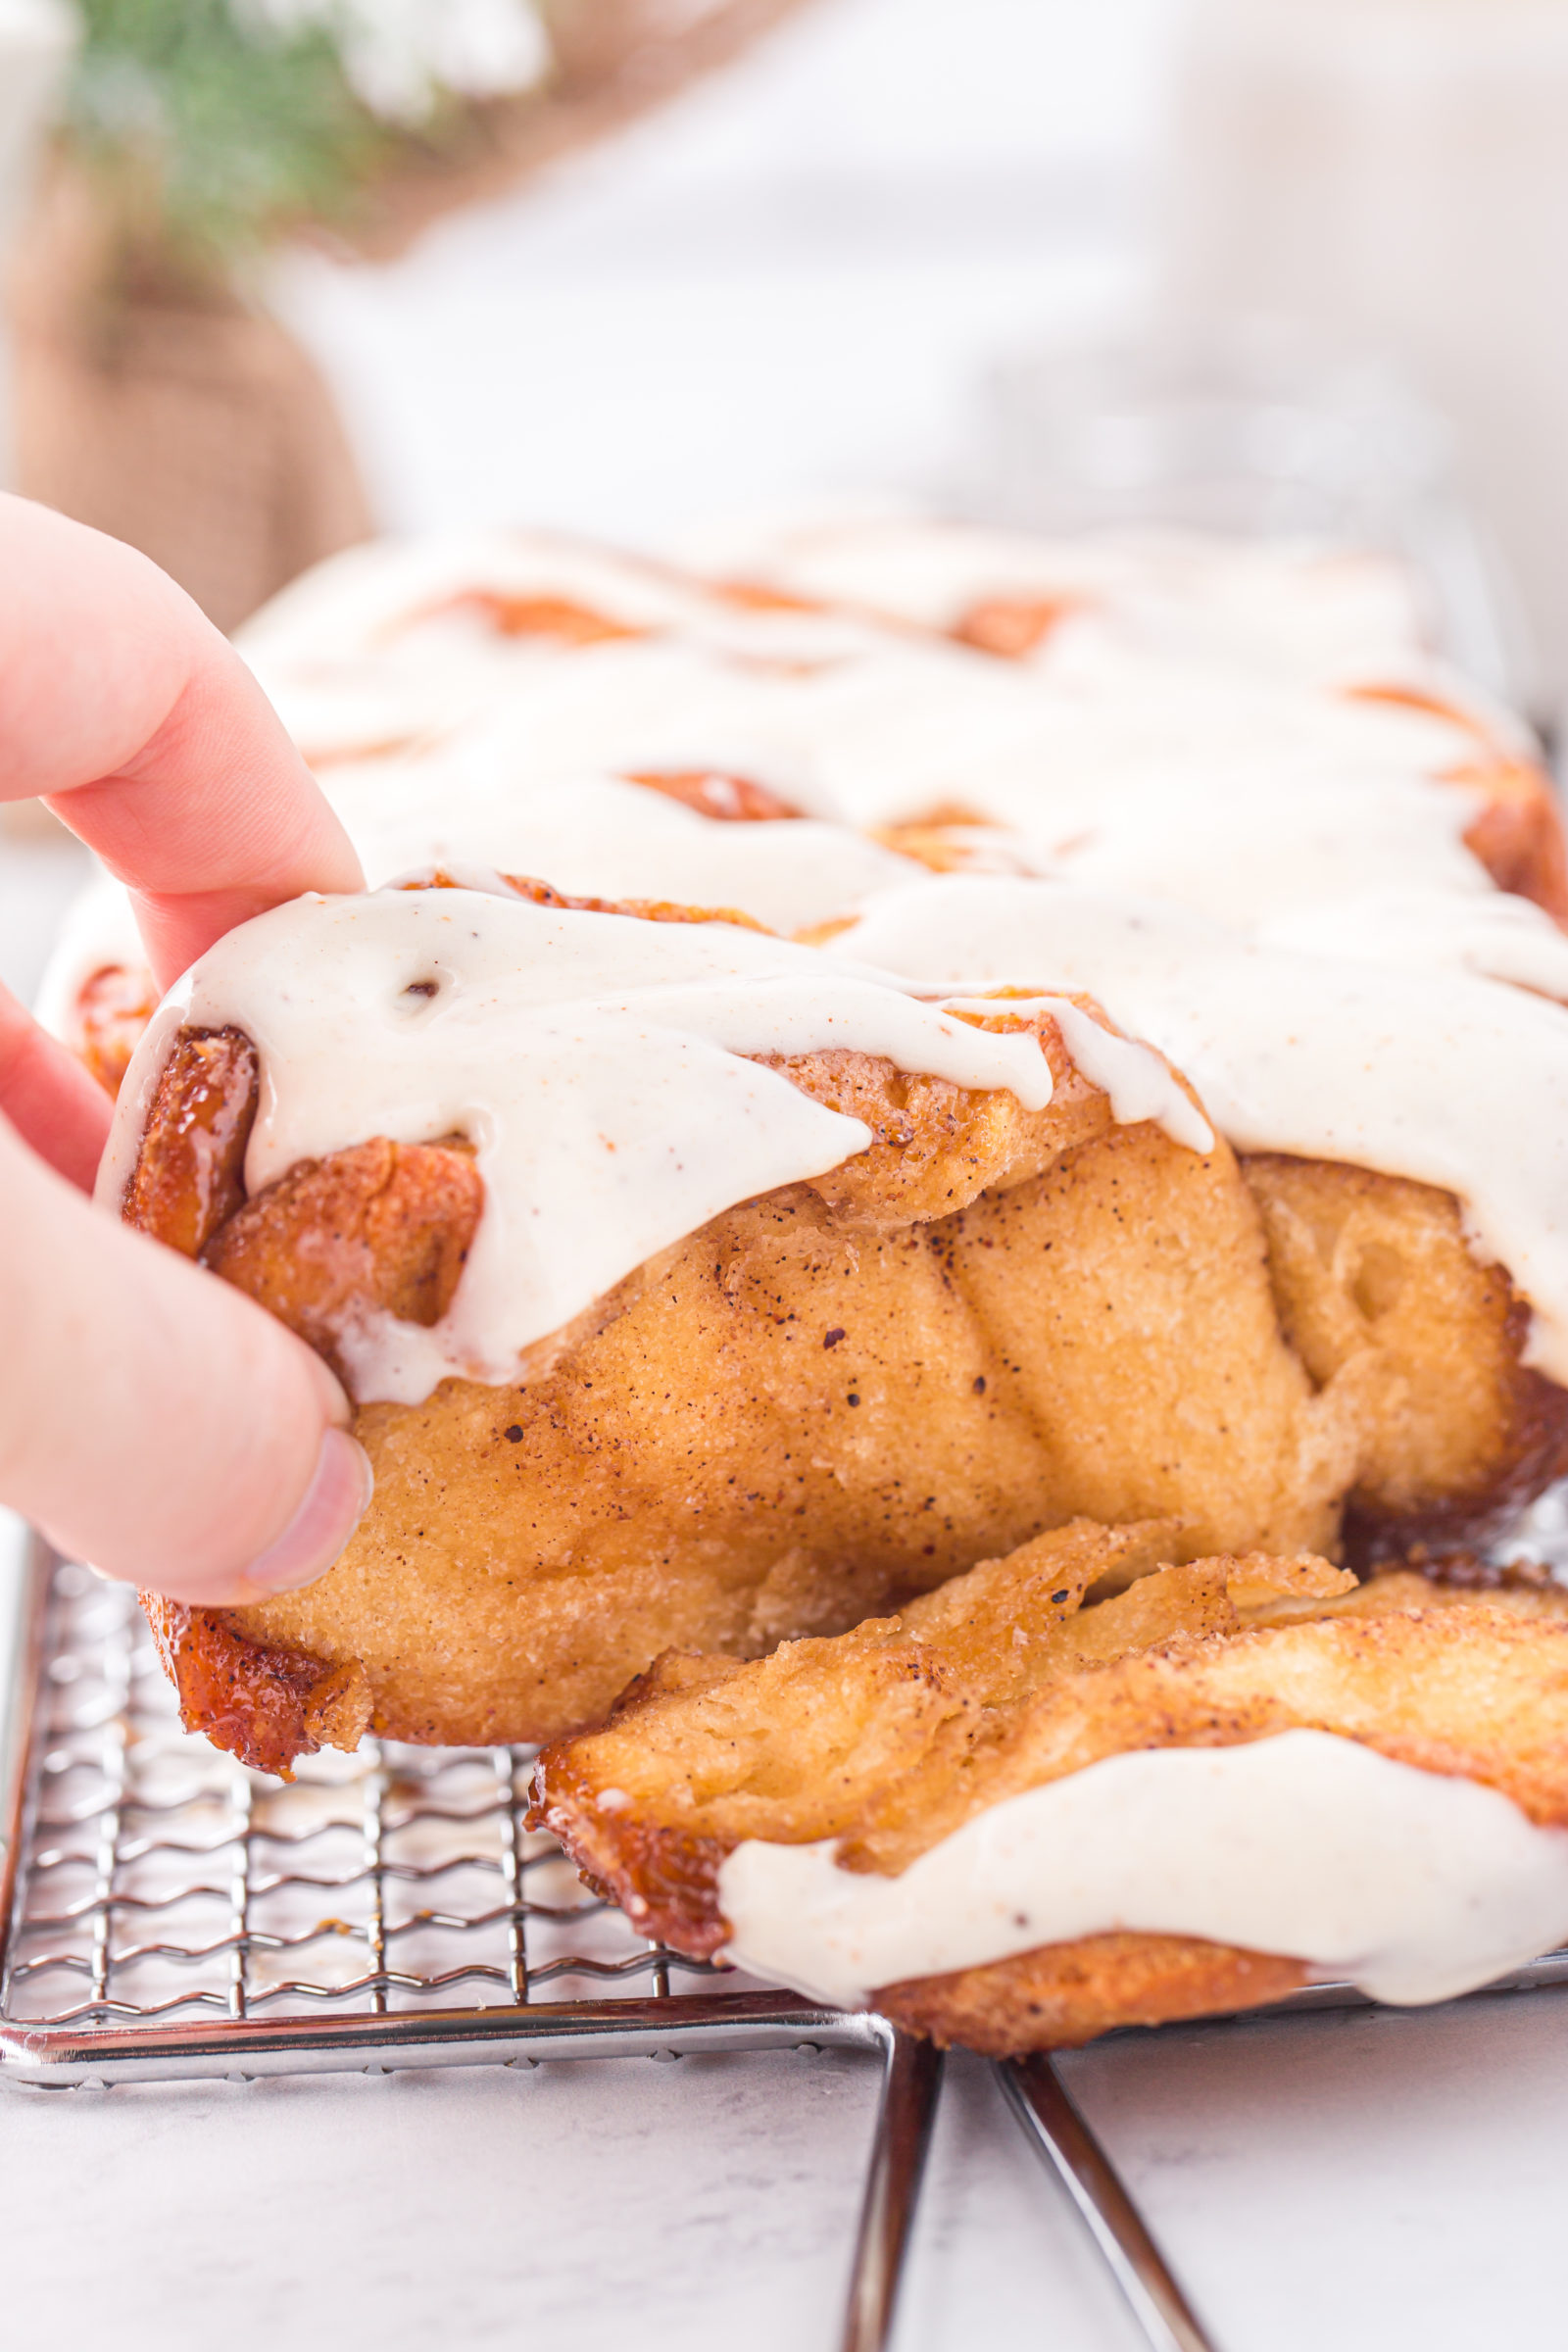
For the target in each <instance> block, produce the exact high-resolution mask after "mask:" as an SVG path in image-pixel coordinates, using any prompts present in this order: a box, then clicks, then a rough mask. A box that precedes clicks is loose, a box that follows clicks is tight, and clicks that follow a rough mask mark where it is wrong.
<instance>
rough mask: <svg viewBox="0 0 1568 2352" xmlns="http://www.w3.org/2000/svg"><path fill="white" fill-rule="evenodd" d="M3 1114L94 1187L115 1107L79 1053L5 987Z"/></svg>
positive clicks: (1, 997)
mask: <svg viewBox="0 0 1568 2352" xmlns="http://www.w3.org/2000/svg"><path fill="white" fill-rule="evenodd" d="M0 1113H3V1114H4V1116H5V1117H6V1118H8V1119H9V1120H10V1121H11V1124H12V1126H13V1127H14V1128H15V1129H16V1131H17V1133H18V1134H19V1135H20V1136H21V1137H22V1138H23V1140H24V1141H25V1143H28V1144H30V1145H31V1146H32V1149H33V1150H34V1151H35V1152H39V1153H41V1154H42V1156H43V1157H44V1158H45V1159H46V1160H47V1161H48V1162H49V1164H50V1166H51V1167H52V1168H57V1169H58V1170H59V1172H60V1174H61V1175H62V1176H64V1177H65V1178H66V1179H67V1181H68V1182H69V1183H71V1184H73V1185H75V1186H76V1188H77V1190H78V1191H80V1192H83V1193H90V1192H91V1191H92V1184H93V1178H94V1176H95V1175H96V1173H97V1169H98V1162H99V1160H100V1159H101V1158H102V1157H103V1149H104V1145H105V1144H106V1142H107V1141H108V1139H109V1121H110V1118H111V1115H112V1105H111V1103H110V1101H109V1097H108V1096H107V1095H106V1094H105V1093H104V1090H103V1088H102V1087H101V1086H99V1085H98V1084H97V1083H96V1081H95V1080H93V1079H91V1078H89V1077H88V1075H87V1073H86V1071H85V1070H84V1069H83V1068H82V1066H81V1064H80V1062H79V1061H78V1060H77V1059H76V1057H75V1055H74V1054H68V1053H67V1051H66V1049H65V1047H64V1046H62V1045H58V1044H57V1043H56V1042H55V1040H54V1039H53V1038H52V1037H49V1036H47V1035H46V1034H45V1032H44V1031H43V1030H42V1029H40V1028H39V1026H38V1024H37V1022H36V1021H35V1020H33V1018H32V1017H31V1015H30V1014H29V1013H28V1012H27V1011H26V1010H25V1007H24V1006H23V1005H19V1004H18V1003H17V1000H16V998H15V997H14V996H13V995H12V994H11V991H10V990H9V989H8V988H5V987H0Z"/></svg>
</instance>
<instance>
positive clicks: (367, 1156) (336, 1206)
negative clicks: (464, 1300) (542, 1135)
mask: <svg viewBox="0 0 1568 2352" xmlns="http://www.w3.org/2000/svg"><path fill="white" fill-rule="evenodd" d="M483 1205H484V1186H483V1183H482V1181H481V1179H480V1176H479V1172H478V1170H477V1169H476V1168H475V1166H474V1164H473V1156H472V1152H471V1150H470V1148H469V1147H468V1146H467V1145H466V1144H465V1143H454V1144H450V1145H443V1144H392V1143H388V1142H387V1140H386V1138H385V1137H384V1136H382V1137H378V1138H377V1139H376V1140H375V1141H374V1142H372V1143H368V1144H357V1145H355V1146H354V1148H353V1149H352V1150H351V1151H348V1152H334V1153H333V1154H332V1156H331V1157H330V1158H329V1159H325V1160H315V1159H304V1160H301V1161H300V1162H299V1163H298V1165H297V1166H295V1167H292V1168H290V1170H289V1172H288V1174H287V1175H286V1176H284V1177H282V1178H280V1179H279V1181H278V1182H277V1183H276V1184H273V1185H269V1186H268V1188H267V1190H266V1191H265V1192H261V1193H258V1194H257V1195H256V1196H255V1198H254V1199H253V1200H250V1201H246V1202H245V1203H244V1205H243V1206H242V1207H239V1208H237V1209H236V1210H235V1211H234V1213H233V1215H232V1216H230V1217H229V1219H228V1220H227V1222H226V1223H225V1224H223V1225H221V1226H220V1227H219V1228H218V1230H217V1231H216V1232H215V1233H214V1234H213V1235H212V1236H211V1238H210V1239H209V1240H208V1242H207V1243H206V1245H205V1247H204V1248H203V1250H202V1253H201V1254H202V1262H203V1264H204V1265H208V1266H210V1267H211V1268H212V1270H213V1272H214V1273H215V1274H221V1276H222V1278H223V1280H224V1281H225V1282H231V1283H232V1284H233V1285H234V1287H235V1289H236V1290H241V1291H245V1292H247V1293H248V1294H249V1296H250V1297H251V1298H252V1299H255V1300H256V1301H257V1303H258V1304H259V1305H261V1306H265V1307H267V1308H268V1309H269V1311H270V1313H272V1314H274V1315H276V1316H277V1318H278V1320H279V1322H282V1323H286V1324H287V1325H288V1327H289V1329H290V1330H291V1331H296V1332H298V1334H299V1336H300V1338H301V1339H302V1340H308V1341H309V1342H310V1344H311V1346H312V1347H313V1348H316V1349H317V1350H318V1351H319V1353H320V1354H321V1355H324V1356H325V1357H326V1359H327V1361H328V1362H329V1363H330V1364H331V1365H332V1366H333V1369H334V1370H336V1371H338V1372H339V1373H340V1374H341V1373H342V1371H343V1369H344V1367H343V1365H342V1363H341V1361H340V1359H339V1357H338V1352H337V1348H338V1341H339V1339H340V1338H341V1337H342V1335H343V1333H344V1331H345V1330H347V1329H351V1328H352V1327H353V1325H354V1323H355V1322H356V1320H357V1319H358V1318H360V1317H361V1316H363V1315H364V1314H366V1313H367V1312H375V1313H381V1314H389V1315H396V1316H398V1317H399V1318H400V1320H401V1321H403V1322H405V1323H417V1324H420V1325H422V1326H423V1327H424V1328H425V1329H426V1330H428V1329H429V1327H430V1326H431V1325H432V1324H434V1323H439V1322H440V1320H441V1317H442V1316H443V1315H444V1314H445V1313H446V1311H447V1308H448V1307H449V1306H450V1305H451V1303H452V1296H453V1293H454V1292H455V1291H456V1289H457V1287H458V1280H459V1277H460V1276H461V1274H462V1272H463V1268H464V1264H465V1261H466V1258H467V1254H468V1251H469V1249H470V1248H471V1247H472V1243H473V1237H474V1233H475V1232H476V1230H477V1228H478V1223H479V1215H480V1211H481V1209H482V1207H483Z"/></svg>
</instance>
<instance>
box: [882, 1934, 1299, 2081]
mask: <svg viewBox="0 0 1568 2352" xmlns="http://www.w3.org/2000/svg"><path fill="white" fill-rule="evenodd" d="M1307 1982H1308V1976H1307V1971H1306V1969H1305V1967H1304V1966H1303V1964H1302V1963H1301V1962H1300V1961H1299V1960H1286V1959H1282V1958H1281V1957H1280V1956H1279V1954H1278V1953H1276V1952H1244V1951H1239V1950H1237V1948H1236V1947H1235V1946H1234V1945H1233V1944H1227V1943H1207V1942H1205V1941H1204V1940H1203V1939H1202V1938H1201V1937H1200V1936H1135V1935H1129V1934H1126V1933H1121V1934H1116V1935H1110V1936H1082V1937H1080V1938H1079V1939H1078V1941H1076V1942H1074V1943H1050V1944H1044V1945H1042V1947H1041V1949H1040V1950H1039V1951H1037V1952H1020V1953H1019V1954H1018V1955H1017V1957H1016V1958H1015V1959H1011V1960H995V1961H993V1962H992V1963H991V1965H990V1966H989V1967H987V1968H960V1969H955V1970H954V1972H953V1973H952V1975H950V1976H946V1977H914V1978H911V1979H910V1980H909V1981H908V1982H907V1984H904V1985H883V1986H882V1988H881V1990H880V1991H879V1992H878V1993H877V1994H876V2006H877V2008H878V2009H879V2010H880V2011H881V2013H882V2015H883V2016H884V2017H886V2018H888V2019H890V2020H891V2022H892V2023H893V2024H894V2025H896V2026H902V2027H903V2029H904V2031H905V2032H906V2033H907V2034H924V2035H925V2037H926V2039H927V2040H929V2041H934V2042H936V2043H938V2044H939V2045H940V2047H942V2048H943V2049H950V2048H952V2047H953V2046H954V2045H955V2044H956V2045H957V2046H959V2047H960V2048H962V2049H966V2050H979V2051H981V2052H983V2053H984V2055H985V2056H986V2057H988V2058H1016V2057H1022V2056H1023V2055H1024V2054H1025V2053H1026V2052H1027V2051H1030V2050H1070V2049H1076V2048H1077V2047H1078V2046H1079V2045H1080V2044H1081V2043H1083V2042H1086V2041H1093V2040H1094V2038H1095V2036H1096V2034H1108V2033H1111V2032H1113V2031H1114V2030H1115V2029H1117V2028H1118V2027H1123V2026H1168V2025H1171V2024H1173V2023H1174V2022H1175V2021H1176V2020H1177V2019H1179V2018H1190V2017H1223V2016H1227V2015H1229V2014H1230V2013H1231V2012H1233V2011H1235V2010H1237V2009H1256V2008H1258V2007H1260V2006H1261V2005H1262V2004H1263V2003H1265V2002H1268V2001H1282V2000H1283V1999H1284V1998H1285V1995H1286V1994H1287V1993H1288V1992H1295V1991H1297V1990H1298V1988H1299V1986H1300V1985H1305V1984H1306V1983H1307Z"/></svg>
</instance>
